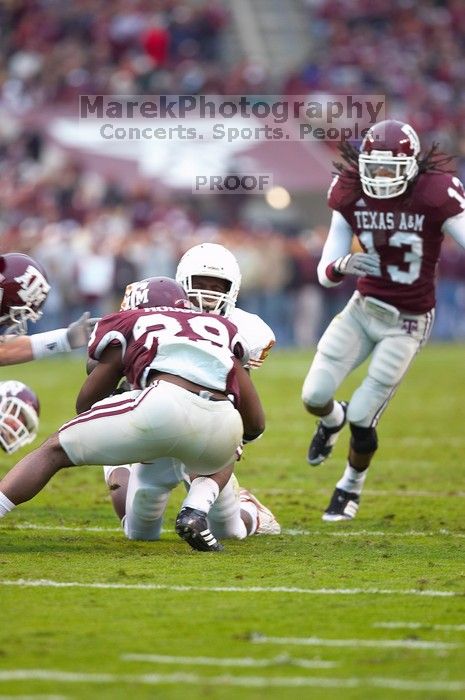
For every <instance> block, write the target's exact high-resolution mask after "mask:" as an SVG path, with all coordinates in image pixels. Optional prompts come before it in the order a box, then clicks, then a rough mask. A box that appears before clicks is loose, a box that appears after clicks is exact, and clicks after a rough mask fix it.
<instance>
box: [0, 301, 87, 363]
mask: <svg viewBox="0 0 465 700" xmlns="http://www.w3.org/2000/svg"><path fill="white" fill-rule="evenodd" d="M89 316H90V314H89V312H86V313H85V314H83V315H82V316H81V318H79V319H78V320H77V321H73V323H70V325H69V326H68V327H67V328H58V329H57V330H54V331H46V332H45V333H35V334H34V335H29V336H28V335H3V336H0V365H19V364H21V363H23V362H31V361H32V360H39V359H40V358H42V357H48V356H49V355H55V354H56V353H57V352H70V351H71V350H74V349H75V348H81V347H84V346H85V345H87V341H88V340H89V336H90V333H91V331H92V328H93V326H94V325H95V322H96V319H95V318H89Z"/></svg>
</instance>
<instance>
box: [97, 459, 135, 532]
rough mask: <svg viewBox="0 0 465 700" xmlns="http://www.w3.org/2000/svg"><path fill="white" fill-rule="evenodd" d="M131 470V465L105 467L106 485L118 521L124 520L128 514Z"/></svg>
mask: <svg viewBox="0 0 465 700" xmlns="http://www.w3.org/2000/svg"><path fill="white" fill-rule="evenodd" d="M130 469H131V465H130V464H121V465H120V466H110V465H107V466H105V467H103V473H104V478H105V483H106V485H107V486H108V489H109V492H110V498H111V503H112V505H113V510H114V511H115V513H116V515H117V516H118V520H122V519H123V518H124V516H125V514H126V495H127V492H128V482H129V473H130Z"/></svg>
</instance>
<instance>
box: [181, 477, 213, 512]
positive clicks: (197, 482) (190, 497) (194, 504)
mask: <svg viewBox="0 0 465 700" xmlns="http://www.w3.org/2000/svg"><path fill="white" fill-rule="evenodd" d="M219 492H220V487H219V486H218V484H217V483H216V481H213V479H210V477H208V476H198V477H196V478H195V479H194V480H193V481H192V483H191V485H190V488H189V493H188V494H187V496H186V498H185V499H184V501H183V504H182V507H183V508H195V509H196V510H202V511H203V512H204V513H208V511H209V510H210V508H211V507H212V505H213V504H214V502H215V501H216V499H217V498H218V494H219Z"/></svg>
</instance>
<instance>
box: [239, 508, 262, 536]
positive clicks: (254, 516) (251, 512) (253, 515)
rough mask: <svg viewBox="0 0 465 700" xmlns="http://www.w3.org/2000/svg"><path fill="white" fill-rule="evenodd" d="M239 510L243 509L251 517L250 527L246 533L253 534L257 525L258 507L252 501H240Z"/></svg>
mask: <svg viewBox="0 0 465 700" xmlns="http://www.w3.org/2000/svg"><path fill="white" fill-rule="evenodd" d="M241 510H245V512H246V513H248V514H249V515H250V517H251V518H252V528H251V530H250V531H249V532H247V535H248V536H249V537H250V535H253V534H254V533H255V531H256V529H257V527H258V509H257V506H256V505H255V503H252V501H241Z"/></svg>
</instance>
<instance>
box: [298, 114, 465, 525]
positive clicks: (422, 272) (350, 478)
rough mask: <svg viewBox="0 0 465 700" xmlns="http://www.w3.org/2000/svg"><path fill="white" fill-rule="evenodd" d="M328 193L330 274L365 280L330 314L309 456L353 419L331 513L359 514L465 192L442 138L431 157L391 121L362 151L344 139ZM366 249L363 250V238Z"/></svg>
mask: <svg viewBox="0 0 465 700" xmlns="http://www.w3.org/2000/svg"><path fill="white" fill-rule="evenodd" d="M343 156H344V162H342V163H340V164H339V165H338V171H339V174H338V175H337V176H336V177H335V178H334V180H333V182H332V184H331V187H330V188H329V193H328V202H329V206H330V207H331V209H332V210H333V214H332V220H331V227H330V230H329V234H328V237H327V240H326V243H325V246H324V249H323V253H322V257H321V260H320V263H319V266H318V275H319V280H320V283H321V284H322V285H323V286H325V287H332V286H335V285H337V284H339V283H340V282H341V281H342V280H343V279H344V276H345V275H355V276H356V278H357V288H356V291H355V293H354V294H353V296H352V297H351V299H350V300H349V302H348V303H347V305H346V307H345V308H344V310H343V311H342V312H341V313H340V314H338V315H337V316H336V317H335V318H334V319H333V320H332V321H331V323H330V325H329V326H328V328H327V329H326V331H325V333H324V334H323V336H322V338H321V340H320V342H319V343H318V347H317V352H316V355H315V357H314V360H313V362H312V365H311V367H310V369H309V372H308V374H307V376H306V378H305V382H304V385H303V389H302V399H303V402H304V405H305V408H306V409H307V411H309V413H311V414H313V415H315V416H318V417H319V418H320V420H319V422H318V425H317V429H316V431H315V433H314V435H313V437H312V440H311V443H310V447H309V451H308V462H309V463H310V464H311V465H313V466H317V465H319V464H321V463H322V462H323V461H324V460H325V459H326V458H327V457H328V456H329V455H330V454H331V451H332V448H333V446H334V444H335V442H336V440H337V438H338V435H339V433H340V431H341V429H342V428H343V427H344V425H345V423H346V422H348V423H349V427H350V433H351V438H350V446H349V454H348V461H347V465H346V468H345V471H344V473H343V475H342V478H341V479H340V480H339V481H338V482H337V484H336V489H335V491H334V493H333V496H332V498H331V501H330V503H329V505H328V507H327V509H326V511H325V512H324V514H323V520H325V521H339V520H350V519H351V518H354V517H355V515H356V513H357V510H358V507H359V502H360V494H361V492H362V489H363V485H364V482H365V479H366V476H367V470H368V467H369V465H370V462H371V460H372V457H373V455H374V453H375V451H376V449H377V447H378V440H377V435H376V425H377V423H378V421H379V419H380V416H381V414H382V413H383V411H384V410H385V408H386V407H387V405H388V403H389V401H390V399H391V397H392V396H393V394H394V392H395V391H396V388H397V387H398V385H399V383H400V382H401V380H402V378H403V376H404V375H405V373H406V371H407V369H408V367H409V365H410V363H411V362H412V360H413V358H414V357H415V355H416V354H417V352H418V351H419V350H420V349H421V347H422V346H423V345H424V344H425V342H426V341H427V340H428V337H429V335H430V332H431V328H432V324H433V320H434V307H435V283H436V268H437V264H438V259H439V254H440V249H441V243H442V241H443V238H444V235H450V236H452V237H453V238H454V239H455V240H456V241H457V243H458V244H459V245H461V246H462V247H465V192H464V188H463V185H462V183H461V182H460V180H459V179H458V177H456V175H455V174H454V173H452V172H449V171H447V169H446V168H447V162H449V161H450V160H451V159H450V158H445V157H444V156H441V154H439V153H438V151H437V147H436V146H433V147H432V148H431V149H430V151H429V152H428V153H427V154H426V155H424V156H422V155H421V154H420V142H419V139H418V136H417V134H416V132H415V131H414V129H413V128H412V127H411V126H410V125H409V124H404V123H402V122H399V121H395V120H387V121H383V122H380V123H379V124H376V125H375V126H374V127H372V128H371V129H370V130H369V131H368V133H367V135H366V136H365V138H364V140H363V142H362V145H361V148H360V152H357V151H356V150H355V149H354V148H353V147H352V146H349V145H345V147H344V148H343ZM354 236H355V238H356V240H357V241H358V244H359V247H360V248H361V252H353V247H352V246H353V238H354ZM369 356H371V360H370V364H369V366H368V372H367V375H366V377H365V379H364V380H363V382H362V383H361V385H360V386H359V387H358V388H357V389H356V391H355V392H354V393H353V395H352V397H351V399H350V401H349V402H348V403H346V402H344V401H335V400H334V395H335V393H336V391H337V389H338V387H339V386H340V384H341V383H342V381H343V380H344V379H345V378H346V377H347V375H348V374H349V373H350V372H351V371H352V370H353V369H355V368H356V367H358V366H359V365H360V364H361V363H362V362H363V361H364V360H366V359H367V358H368V357H369Z"/></svg>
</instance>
